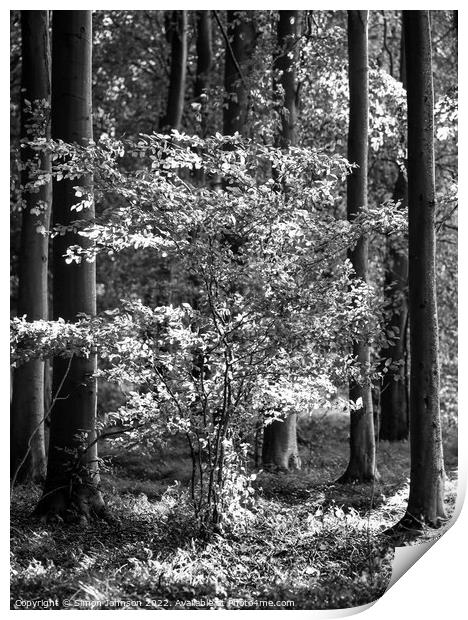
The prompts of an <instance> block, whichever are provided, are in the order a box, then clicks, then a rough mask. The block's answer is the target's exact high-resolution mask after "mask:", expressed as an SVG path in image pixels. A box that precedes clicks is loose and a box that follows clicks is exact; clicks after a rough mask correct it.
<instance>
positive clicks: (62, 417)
mask: <svg viewBox="0 0 468 620" xmlns="http://www.w3.org/2000/svg"><path fill="white" fill-rule="evenodd" d="M91 53H92V24H91V11H54V14H53V28H52V138H53V139H60V140H63V141H64V142H68V143H78V144H81V145H84V146H85V145H87V144H88V143H89V141H90V140H92V135H93V134H92V100H91ZM76 186H79V188H80V191H81V193H82V194H83V195H84V196H85V197H86V198H85V199H86V203H87V204H86V206H85V208H83V209H82V210H80V211H77V210H72V207H73V206H74V205H75V203H76V202H77V198H76V194H75V192H76V189H75V188H76ZM92 192H93V179H92V176H91V175H90V174H84V175H83V176H82V177H81V178H78V179H76V180H58V179H57V180H54V185H53V219H54V225H69V224H70V223H71V222H73V221H75V222H77V225H79V224H80V222H81V223H83V222H86V221H90V220H93V218H94V206H93V196H92ZM88 243H89V241H88V240H87V239H86V238H84V237H82V236H80V235H78V234H77V233H75V232H68V231H67V232H66V234H63V235H57V236H56V237H55V239H54V254H53V267H54V286H53V298H54V299H53V314H54V319H58V318H62V319H65V320H66V321H72V322H73V321H76V320H77V315H78V313H85V314H87V315H94V314H95V313H96V279H95V278H96V276H95V263H94V262H87V261H82V262H80V263H75V262H73V261H72V262H71V263H70V264H68V263H67V262H66V261H65V260H64V255H65V254H66V252H67V248H68V247H69V246H72V245H75V244H78V245H81V246H83V247H85V248H86V247H87V246H88ZM95 372H96V356H95V355H94V354H90V355H89V356H87V357H85V356H81V355H74V356H73V357H72V358H71V359H70V360H66V359H63V358H59V357H57V358H55V359H54V366H53V394H54V398H55V403H54V405H53V409H52V415H51V427H50V439H49V455H48V464H47V479H46V483H45V487H44V492H43V496H42V498H41V500H40V502H39V505H38V507H37V513H38V514H40V515H43V516H47V515H57V514H58V515H62V516H63V515H64V514H67V513H69V512H70V511H76V512H78V513H79V514H81V515H82V516H83V517H84V518H86V517H89V516H91V515H92V514H93V513H96V514H98V513H100V512H102V510H103V500H102V496H101V494H100V492H99V489H98V483H99V474H98V463H97V443H96V398H97V385H96V379H95V378H94V374H95Z"/></svg>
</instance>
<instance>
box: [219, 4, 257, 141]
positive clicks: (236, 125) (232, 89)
mask: <svg viewBox="0 0 468 620" xmlns="http://www.w3.org/2000/svg"><path fill="white" fill-rule="evenodd" d="M254 46H255V26H254V23H253V21H252V19H251V17H246V16H245V15H239V14H238V11H227V36H226V60H225V65H224V66H225V69H224V88H225V92H226V103H225V107H224V115H223V132H224V135H225V136H228V135H229V136H230V135H233V134H235V133H236V131H238V132H239V133H243V132H244V131H245V127H246V122H247V113H248V98H249V90H248V86H247V84H246V74H245V71H246V69H247V68H248V63H249V61H250V59H251V58H252V53H253V50H254Z"/></svg>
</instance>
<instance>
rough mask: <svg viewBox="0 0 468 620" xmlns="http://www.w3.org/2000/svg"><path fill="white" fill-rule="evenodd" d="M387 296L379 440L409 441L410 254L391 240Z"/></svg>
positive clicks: (401, 181) (401, 178) (398, 195)
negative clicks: (388, 339)
mask: <svg viewBox="0 0 468 620" xmlns="http://www.w3.org/2000/svg"><path fill="white" fill-rule="evenodd" d="M405 65H406V63H405V37H404V33H403V31H402V33H401V44H400V81H401V82H402V84H403V86H404V87H405V88H406V66H405ZM393 197H394V200H395V201H400V202H401V207H402V208H405V207H406V206H407V205H408V182H407V179H406V174H405V171H403V170H402V169H401V168H400V169H399V171H398V178H397V181H396V184H395V191H394V196H393ZM385 293H386V296H387V304H386V305H387V312H388V314H389V319H388V324H387V328H388V327H390V328H391V329H392V332H393V336H394V344H391V345H390V346H388V347H387V348H386V349H384V350H383V351H382V357H384V358H386V359H392V364H391V366H390V367H389V370H388V372H387V373H386V374H385V375H384V377H383V380H382V389H381V393H380V424H379V437H380V439H386V440H388V441H400V440H402V439H407V438H408V431H409V412H408V405H409V403H408V384H407V373H406V367H407V364H406V357H407V345H406V341H407V331H408V330H407V324H408V252H407V249H406V248H405V247H402V246H401V243H400V244H399V243H398V242H395V241H394V240H393V239H392V238H389V240H388V245H387V257H386V266H385Z"/></svg>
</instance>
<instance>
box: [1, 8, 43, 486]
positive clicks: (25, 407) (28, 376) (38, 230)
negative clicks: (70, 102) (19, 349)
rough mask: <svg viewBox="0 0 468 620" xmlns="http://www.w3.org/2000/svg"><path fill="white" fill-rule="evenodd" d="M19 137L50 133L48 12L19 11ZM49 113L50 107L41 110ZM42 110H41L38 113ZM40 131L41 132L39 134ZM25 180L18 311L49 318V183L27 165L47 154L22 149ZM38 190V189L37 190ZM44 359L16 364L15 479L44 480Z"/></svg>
mask: <svg viewBox="0 0 468 620" xmlns="http://www.w3.org/2000/svg"><path fill="white" fill-rule="evenodd" d="M21 55H22V70H21V137H22V138H28V137H40V136H42V137H48V136H49V135H50V129H49V123H48V119H42V120H41V121H39V119H38V118H35V112H34V108H35V107H36V106H37V105H38V103H40V104H46V106H47V104H49V105H50V42H49V12H48V11H21ZM43 111H44V112H45V114H46V115H48V109H47V107H46V108H45V109H44V110H43ZM37 114H39V111H37ZM38 134H39V135H38ZM21 159H22V165H23V171H22V178H21V183H22V185H23V187H24V189H23V203H24V204H23V213H22V226H21V249H20V256H19V285H18V315H19V316H23V315H26V317H27V319H28V320H29V321H35V320H38V319H45V320H47V319H48V310H47V263H48V238H47V235H46V234H45V231H46V230H48V228H49V220H50V202H51V189H52V188H51V184H50V181H49V180H46V182H45V183H44V184H42V185H41V186H40V187H39V189H38V191H32V190H31V189H28V187H27V183H28V182H29V181H30V178H29V172H28V168H27V166H28V164H29V165H39V167H40V169H41V171H42V172H43V173H46V174H47V173H50V158H49V156H48V155H46V154H42V155H40V156H39V161H37V162H36V161H35V155H34V152H33V151H32V150H31V149H30V148H23V149H22V152H21ZM35 189H37V188H35ZM45 413H46V412H45V411H44V362H43V361H42V360H32V361H30V362H28V363H26V364H23V365H22V366H20V367H18V368H17V369H16V370H15V373H14V380H13V402H12V412H11V451H10V455H11V474H12V475H13V476H16V480H28V479H32V480H36V481H37V480H43V479H44V478H45V473H46V454H45V446H44V416H45Z"/></svg>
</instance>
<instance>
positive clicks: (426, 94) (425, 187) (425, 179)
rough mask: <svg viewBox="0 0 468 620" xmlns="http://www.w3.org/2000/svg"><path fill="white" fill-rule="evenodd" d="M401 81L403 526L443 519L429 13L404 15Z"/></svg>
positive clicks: (411, 12)
mask: <svg viewBox="0 0 468 620" xmlns="http://www.w3.org/2000/svg"><path fill="white" fill-rule="evenodd" d="M403 20H404V28H405V44H406V52H407V53H406V72H407V79H408V88H407V96H408V217H409V315H410V352H411V363H410V364H411V366H410V446H411V482H410V495H409V501H408V508H407V511H406V515H405V517H404V518H403V520H402V524H404V525H410V526H411V527H421V526H422V525H423V524H425V523H426V524H429V525H431V526H437V525H439V524H440V521H441V519H444V518H445V510H444V461H443V454H442V433H441V423H440V408H439V357H438V323H437V302H436V274H435V267H436V266H435V260H436V259H435V178H434V177H435V174H434V119H433V109H434V93H433V85H432V53H431V35H430V21H429V11H404V12H403Z"/></svg>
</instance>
